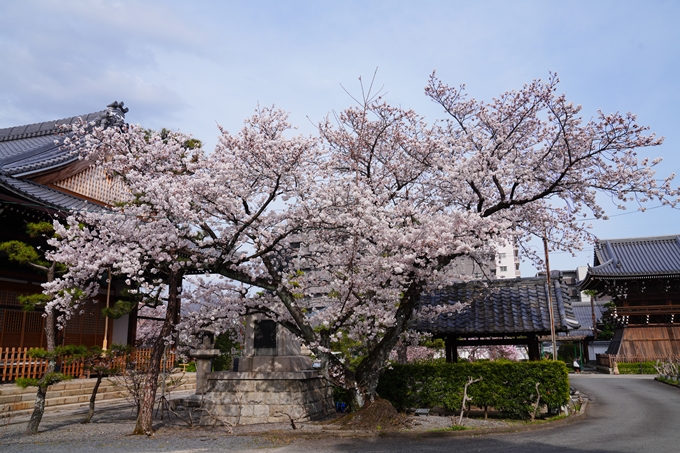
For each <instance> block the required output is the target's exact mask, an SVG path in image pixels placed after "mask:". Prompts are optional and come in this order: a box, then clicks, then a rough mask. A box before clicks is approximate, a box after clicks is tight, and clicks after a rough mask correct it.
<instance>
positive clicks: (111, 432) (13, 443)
mask: <svg viewBox="0 0 680 453" xmlns="http://www.w3.org/2000/svg"><path fill="white" fill-rule="evenodd" d="M82 418H83V414H82V411H74V412H71V413H62V414H51V415H50V414H48V416H46V418H44V419H43V421H42V423H41V425H40V432H39V434H37V435H35V436H24V435H23V432H24V430H25V429H26V423H23V422H22V423H15V424H10V425H2V424H0V451H2V452H3V453H13V452H31V453H34V452H35V453H38V452H40V453H42V452H45V453H47V452H59V453H64V452H68V453H80V452H92V451H96V452H97V453H114V452H116V453H119V452H130V453H132V452H181V453H193V452H228V451H241V452H249V451H260V452H261V451H263V449H265V450H266V449H269V448H276V447H279V446H284V445H287V444H289V443H291V442H297V441H302V440H301V439H300V437H303V438H304V437H312V438H316V439H318V438H320V437H327V436H328V437H341V436H342V437H361V436H373V435H375V433H366V432H358V431H340V430H339V429H338V428H337V427H336V426H334V425H332V424H331V425H329V424H326V423H324V424H319V423H311V422H310V423H298V426H297V427H298V430H296V431H293V430H292V427H291V425H290V423H273V424H266V425H247V426H236V427H235V428H234V429H233V433H230V432H229V431H228V430H227V429H225V428H224V427H219V426H216V427H193V428H189V427H188V426H187V424H186V423H185V422H183V421H182V420H179V419H178V418H176V417H175V416H171V417H170V419H169V420H168V417H167V416H166V417H165V420H164V421H161V420H157V422H156V424H155V425H154V429H155V431H156V432H155V435H154V436H152V437H147V436H131V435H130V433H131V432H132V430H133V428H134V425H135V421H134V415H133V412H132V409H131V408H130V407H120V406H118V407H108V408H107V407H103V408H100V409H99V410H98V411H97V412H95V416H94V418H93V420H92V423H90V424H88V425H83V424H81V423H80V420H82ZM409 419H410V421H411V423H410V424H411V425H412V431H417V432H422V431H431V430H435V429H441V428H447V427H450V426H451V418H450V417H448V416H436V415H433V416H420V417H415V416H411V417H409ZM464 424H465V425H466V426H468V427H470V428H473V429H488V428H503V427H508V426H512V425H513V424H514V422H506V421H503V420H479V419H465V423H464ZM317 441H318V440H317Z"/></svg>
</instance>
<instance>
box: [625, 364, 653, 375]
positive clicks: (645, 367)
mask: <svg viewBox="0 0 680 453" xmlns="http://www.w3.org/2000/svg"><path fill="white" fill-rule="evenodd" d="M654 365H656V362H631V363H627V362H618V363H617V366H618V367H619V374H659V373H657V372H656V368H654Z"/></svg>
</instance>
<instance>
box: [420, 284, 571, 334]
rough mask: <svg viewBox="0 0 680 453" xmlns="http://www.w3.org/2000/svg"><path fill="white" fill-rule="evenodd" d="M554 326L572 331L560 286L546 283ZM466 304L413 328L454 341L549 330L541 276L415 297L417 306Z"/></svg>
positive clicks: (459, 286) (458, 286) (453, 287)
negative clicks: (549, 286) (450, 337)
mask: <svg viewBox="0 0 680 453" xmlns="http://www.w3.org/2000/svg"><path fill="white" fill-rule="evenodd" d="M552 286H553V289H552V296H553V306H554V314H555V328H556V330H558V331H567V330H569V329H573V328H578V327H579V325H578V323H577V322H576V318H575V316H574V313H573V310H572V307H571V304H570V303H569V301H568V300H569V299H568V297H567V294H566V290H567V289H566V287H565V286H564V285H562V284H561V283H560V282H559V280H553V281H552ZM457 302H463V303H468V306H467V307H466V308H465V309H463V311H461V312H459V313H457V312H454V311H451V312H446V313H442V314H440V315H439V316H438V317H436V318H435V319H428V318H426V317H422V316H419V317H417V318H416V321H415V326H416V329H418V330H421V331H427V332H431V333H433V334H451V335H457V336H460V337H466V336H467V337H470V336H479V335H481V336H501V335H518V334H519V335H521V334H528V333H540V334H544V333H546V332H550V314H549V309H548V285H547V282H546V279H545V278H544V277H536V278H518V279H508V280H492V281H489V282H487V283H486V285H485V284H484V283H480V282H468V283H460V284H455V285H451V286H449V287H448V288H445V289H442V290H440V291H436V292H433V293H431V294H424V295H422V296H421V300H420V306H421V307H424V306H427V305H441V304H450V305H453V304H455V303H457Z"/></svg>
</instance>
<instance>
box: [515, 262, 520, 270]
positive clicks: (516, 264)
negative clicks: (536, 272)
mask: <svg viewBox="0 0 680 453" xmlns="http://www.w3.org/2000/svg"><path fill="white" fill-rule="evenodd" d="M515 270H516V271H518V270H519V263H515Z"/></svg>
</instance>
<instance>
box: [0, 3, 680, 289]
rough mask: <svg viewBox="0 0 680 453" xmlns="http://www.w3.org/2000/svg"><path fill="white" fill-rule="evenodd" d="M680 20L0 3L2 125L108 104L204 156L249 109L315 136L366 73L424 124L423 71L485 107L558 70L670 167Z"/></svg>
mask: <svg viewBox="0 0 680 453" xmlns="http://www.w3.org/2000/svg"><path fill="white" fill-rule="evenodd" d="M679 23H680V2H676V1H654V0H646V1H644V2H642V1H625V0H618V1H593V0H591V1H569V2H557V1H475V2H472V1H454V0H449V1H428V0H420V1H418V2H415V1H399V0H392V1H371V0H363V1H334V2H331V1H322V0H316V1H285V0H279V1H264V0H262V1H257V0H250V1H241V2H236V1H192V2H187V1H113V0H109V1H96V0H92V1H76V0H71V1H69V0H44V1H31V0H23V1H21V2H19V1H3V2H0V106H1V108H0V128H2V127H9V126H15V125H20V124H27V123H32V122H41V121H45V120H49V119H56V118H61V117H67V116H72V115H77V114H82V113H89V112H92V111H97V110H100V109H102V108H103V107H104V106H105V105H106V104H108V103H110V102H112V101H114V100H118V101H125V104H126V106H128V107H129V108H130V112H129V113H128V114H127V118H128V121H130V122H133V123H139V124H142V125H143V126H145V127H151V128H161V127H167V128H172V129H178V130H181V131H183V132H188V133H191V134H193V135H194V136H196V137H198V138H200V139H201V140H203V141H204V142H205V143H206V145H207V148H208V149H210V148H211V147H212V146H213V145H214V143H215V142H216V137H217V127H216V125H217V124H218V123H219V124H221V125H222V126H224V127H225V128H226V129H227V130H230V131H235V130H237V129H239V128H240V126H241V124H242V121H243V118H245V117H247V116H249V115H251V114H252V112H253V110H254V109H255V107H256V106H257V105H258V103H259V104H261V105H271V104H276V105H277V106H278V107H282V108H284V109H286V110H288V111H290V112H291V119H292V121H293V123H294V124H296V125H298V126H299V128H300V130H301V131H303V132H306V133H312V132H313V127H314V126H313V124H314V123H316V122H318V121H319V120H320V119H321V118H323V117H324V116H325V115H326V114H327V113H328V112H330V111H333V110H336V111H337V110H341V109H343V108H345V107H347V106H349V105H350V104H351V102H352V101H351V99H350V98H349V96H348V95H347V93H345V91H344V89H343V87H344V88H346V89H347V90H348V91H350V92H351V93H354V94H357V93H358V92H359V84H358V78H359V77H360V76H361V77H363V79H364V80H369V79H370V78H371V76H372V75H373V73H374V71H375V70H376V68H377V70H378V72H377V79H376V81H377V82H376V83H377V85H378V86H380V87H384V88H383V90H384V92H385V93H386V96H385V97H386V99H387V100H388V101H389V102H392V103H394V104H399V105H401V106H403V107H409V108H413V109H415V110H416V111H418V112H420V113H422V114H424V115H426V116H427V118H428V119H429V120H431V121H434V120H435V119H436V118H438V117H439V118H441V117H442V116H443V115H442V114H441V112H440V111H439V110H438V109H437V108H436V106H435V105H434V104H433V103H431V102H430V101H429V100H428V99H427V98H425V96H424V95H423V87H424V86H425V83H426V80H427V77H428V75H429V74H430V73H431V72H432V71H433V70H437V74H438V76H439V77H440V78H441V79H443V80H444V81H445V82H446V83H448V84H451V85H459V84H462V83H464V84H466V86H467V90H468V92H469V93H470V94H471V95H472V96H474V97H477V98H480V99H485V100H490V99H491V97H492V96H496V95H498V94H500V93H502V92H504V91H506V90H510V89H517V88H521V86H522V85H523V84H525V83H527V82H530V81H531V80H532V79H535V78H546V77H547V76H548V73H549V71H554V72H557V73H558V75H559V77H560V79H561V84H560V87H559V90H558V91H561V92H564V93H566V95H567V97H568V99H570V100H571V101H572V102H574V103H576V104H581V105H583V114H584V116H585V117H586V118H588V117H590V116H592V115H594V114H595V113H596V111H597V109H602V110H603V111H604V112H607V113H608V112H614V111H621V112H627V111H631V112H634V113H636V114H637V115H638V118H639V122H640V123H641V124H647V125H649V126H651V128H652V130H653V131H655V132H656V133H657V134H659V135H663V136H665V137H666V141H665V143H664V145H662V146H661V147H657V148H654V149H648V150H641V152H640V154H641V155H645V156H650V157H662V158H663V159H664V161H663V163H662V164H661V165H660V166H659V167H658V173H659V174H660V175H666V174H668V173H671V172H677V173H680V171H679V170H680V157H678V152H677V151H678V147H679V146H680V128H679V127H678V118H677V117H678V115H677V113H676V112H677V110H678V105H679V104H680V88H679V87H678V73H679V70H680V27H679V26H678V24H679ZM678 185H680V180H679V181H678ZM605 206H606V207H607V208H608V211H609V212H610V214H612V215H614V216H613V217H612V218H611V220H609V221H606V222H605V221H599V222H597V223H595V224H594V230H593V231H594V232H595V234H596V235H597V236H599V237H602V238H617V237H632V236H653V235H667V234H677V233H680V225H678V224H679V221H680V211H678V210H673V209H670V208H659V209H652V210H649V211H647V212H645V213H638V212H636V211H635V210H634V209H633V210H632V211H626V212H625V215H616V214H622V212H617V211H616V210H615V209H614V206H613V205H611V206H610V205H609V204H608V202H606V201H605ZM652 206H653V205H652ZM538 245H539V244H537V246H538ZM588 262H592V247H588V248H587V249H586V250H585V251H584V252H582V253H579V254H578V255H577V257H575V258H574V257H571V256H570V255H569V254H564V253H555V254H554V255H552V256H551V267H552V268H554V269H555V268H557V269H559V268H562V269H567V268H574V267H576V266H578V265H585V264H586V263H588ZM522 273H523V275H525V276H530V275H533V274H534V273H535V270H534V269H533V268H532V267H531V266H530V265H528V264H524V265H523V266H522Z"/></svg>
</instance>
